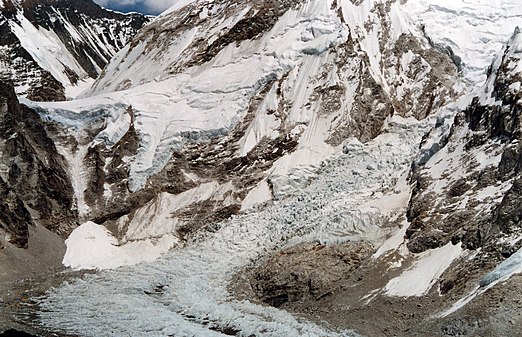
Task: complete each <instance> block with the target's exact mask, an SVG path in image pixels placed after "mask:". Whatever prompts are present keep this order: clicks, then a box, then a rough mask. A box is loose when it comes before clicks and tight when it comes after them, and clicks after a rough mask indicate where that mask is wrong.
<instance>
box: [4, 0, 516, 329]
mask: <svg viewBox="0 0 522 337" xmlns="http://www.w3.org/2000/svg"><path fill="white" fill-rule="evenodd" d="M422 3H423V4H425V6H426V7H428V6H429V5H434V4H438V5H437V6H431V7H428V8H431V9H432V10H429V11H428V10H426V7H422V8H421V7H415V6H414V5H415V4H412V3H409V4H408V3H404V2H403V1H399V2H398V1H393V0H389V1H388V0H358V1H353V0H332V1H325V0H307V1H292V0H279V1H275V0H274V1H257V0H252V1H231V0H228V1H227V0H208V1H207V0H200V1H181V2H179V3H178V4H177V5H175V6H174V7H173V8H172V9H171V10H169V11H167V12H165V13H164V14H163V15H161V16H160V17H158V18H157V19H156V20H155V21H154V22H152V23H150V24H148V25H147V26H145V27H144V28H143V29H142V30H141V31H140V32H139V33H138V34H137V35H136V36H135V38H133V39H132V41H131V42H130V44H128V45H127V46H126V47H125V48H123V49H122V50H121V51H120V52H119V53H118V54H117V55H116V56H115V57H114V58H113V59H112V61H111V62H110V63H109V64H108V66H107V67H106V68H105V70H104V72H103V73H102V74H101V76H100V77H99V78H98V80H97V81H96V83H95V84H94V86H93V87H92V89H91V90H90V91H88V92H86V94H85V98H83V99H80V100H76V101H68V102H61V103H56V102H49V103H43V102H34V101H30V100H27V99H21V102H22V103H23V104H25V105H26V106H27V107H26V108H23V109H27V110H28V111H33V113H34V112H36V113H37V114H38V116H39V118H41V120H40V121H41V122H42V121H43V125H42V128H41V129H42V130H45V133H46V137H48V138H49V139H50V140H51V141H52V142H53V145H54V147H51V149H52V157H53V158H54V159H55V160H56V158H58V159H59V164H60V168H61V169H63V172H66V178H67V179H66V180H65V181H66V184H67V187H66V188H65V190H66V191H67V197H68V199H67V201H68V204H67V207H65V209H66V210H69V211H70V212H71V213H72V214H68V215H66V216H65V219H66V220H70V219H74V221H75V222H74V224H75V223H76V221H78V223H79V224H81V226H79V227H78V228H76V229H75V230H74V231H73V232H72V234H71V235H70V236H69V237H68V239H67V240H66V245H67V251H66V253H65V257H64V260H63V262H64V264H65V265H67V266H70V267H72V268H74V269H84V268H86V269H109V270H104V271H99V270H98V271H96V272H95V273H94V274H93V275H87V276H85V277H83V278H81V279H74V280H72V281H71V282H67V283H65V284H63V285H62V286H60V287H57V288H54V289H52V290H50V291H49V292H48V293H47V295H46V296H44V297H43V298H42V299H41V300H40V301H39V303H38V305H39V307H38V309H37V310H39V311H38V318H39V320H38V321H37V322H36V323H34V320H33V321H32V322H28V323H29V324H37V325H39V327H40V328H41V327H42V326H43V327H45V328H44V329H47V328H48V329H50V330H57V329H58V330H65V332H64V333H66V334H73V335H82V336H84V335H85V336H96V335H103V334H104V333H106V332H107V331H109V329H110V331H111V332H112V333H114V334H117V335H129V334H130V335H135V334H143V335H150V336H158V335H187V336H192V335H202V336H221V335H230V334H233V335H245V336H250V335H254V336H257V335H259V336H281V335H288V336H302V335H312V336H316V335H320V336H323V335H331V336H337V335H344V336H346V335H348V336H351V335H353V336H357V333H356V332H354V331H352V330H350V329H356V330H357V331H358V332H359V333H364V334H366V335H370V336H387V335H400V336H408V335H410V336H420V335H426V336H439V335H444V336H451V335H465V334H478V335H495V334H501V335H515V334H516V333H517V332H518V331H520V329H521V328H522V318H521V316H520V313H519V310H518V309H519V308H518V307H519V301H520V298H519V296H518V295H517V294H519V293H520V291H519V290H520V279H521V276H520V275H519V272H520V271H521V268H520V260H521V257H520V256H521V252H520V250H519V248H520V242H521V241H520V240H519V238H520V234H519V227H520V209H519V208H520V204H521V203H520V198H519V185H520V184H519V181H518V180H519V176H520V145H519V143H520V104H519V101H520V83H519V82H520V33H519V32H518V30H517V31H516V33H515V34H514V35H513V37H512V39H511V40H510V41H509V42H508V44H507V45H506V46H505V48H504V49H503V50H502V52H501V54H500V56H499V57H498V58H497V59H496V61H495V63H494V64H493V66H492V67H491V70H490V72H489V74H488V78H489V80H488V82H487V83H486V85H485V86H484V87H483V88H473V86H474V85H476V84H477V83H478V81H479V79H478V78H479V77H480V76H476V75H477V73H476V72H475V71H476V70H477V69H478V68H477V69H475V68H474V67H475V66H476V67H480V64H481V62H482V61H483V59H485V58H486V57H487V55H486V54H487V53H488V52H489V51H488V50H487V49H486V48H484V50H483V51H482V52H481V54H480V56H481V58H483V59H481V60H479V61H480V62H477V63H473V62H474V60H473V57H469V56H466V55H463V54H462V55H463V56H462V57H461V56H459V55H461V54H460V51H459V48H454V46H452V45H451V43H448V44H449V46H448V45H447V44H445V43H444V42H447V41H448V40H447V39H446V37H447V34H448V33H447V32H446V31H444V30H441V29H437V27H439V25H440V24H441V23H443V22H444V20H445V19H441V18H444V17H445V16H446V14H447V13H448V12H451V11H449V8H448V7H450V5H451V4H450V3H449V2H446V5H445V6H441V4H442V3H445V1H443V0H430V1H429V2H422ZM480 3H482V2H481V0H480ZM506 3H509V4H511V5H513V6H512V8H513V10H516V9H517V8H519V6H518V7H517V6H516V4H515V3H512V2H509V1H508V2H506ZM411 6H413V7H411ZM452 6H457V9H458V10H462V11H463V13H462V14H461V15H457V14H455V13H454V12H458V10H456V9H453V12H451V13H452V15H454V16H455V17H458V18H459V19H461V17H464V18H466V20H469V22H470V25H469V26H466V27H467V29H470V28H469V27H474V26H476V25H477V24H478V23H477V22H480V20H482V17H481V16H480V15H476V13H477V12H476V11H473V10H472V9H473V8H468V7H469V6H467V5H466V3H465V2H460V1H458V2H454V3H453V5H452ZM458 6H460V7H458ZM411 8H415V10H416V11H418V13H421V14H422V15H421V17H420V20H421V21H420V23H424V24H425V26H424V29H423V28H422V26H418V25H417V24H416V22H415V21H413V19H411V18H410V17H409V16H408V15H407V14H406V13H407V12H408V11H409V10H410V9H411ZM419 8H420V9H419ZM459 8H460V9H459ZM482 9H483V8H482ZM482 9H481V10H482ZM498 11H499V12H500V14H499V15H498V16H497V11H495V10H484V11H482V12H480V10H479V11H478V12H479V13H482V14H484V15H485V17H486V18H487V19H488V20H491V21H494V20H492V18H493V17H498V22H495V25H497V24H498V26H499V27H503V28H502V29H504V25H508V24H509V23H510V22H511V20H512V18H511V17H510V16H509V15H508V14H509V13H506V12H505V11H504V10H501V9H499V10H498ZM469 13H471V15H468V14H469ZM432 15H435V19H434V20H433V21H434V22H435V24H434V25H428V24H426V23H427V22H426V21H425V20H427V18H430V17H431V16H432ZM474 20H478V21H474ZM428 21H429V20H428ZM466 22H468V21H466ZM428 23H433V22H431V21H430V22H428ZM449 26H450V28H451V29H449V30H448V31H449V32H452V29H455V27H454V25H453V22H452V23H451V25H449ZM434 27H435V28H434ZM479 35H481V36H482V37H487V36H490V34H489V32H485V33H484V32H482V33H480V32H479ZM493 35H494V36H495V39H496V40H495V41H494V42H493V43H492V45H496V44H497V43H498V42H499V41H501V40H502V33H501V32H500V33H498V32H496V33H495V34H493ZM445 36H446V37H445ZM508 38H509V36H506V37H505V40H506V42H507V40H508ZM455 41H458V39H455ZM484 41H485V40H484ZM452 43H453V42H452ZM458 43H460V42H455V44H457V45H459V44H458ZM484 43H485V44H486V45H489V43H486V42H484ZM448 47H451V48H448ZM462 50H467V48H466V47H462ZM462 50H461V51H462ZM459 59H460V60H459ZM462 60H465V61H462ZM466 60H467V61H466ZM470 61H471V62H472V63H470ZM459 67H460V74H459ZM484 71H485V69H484ZM462 77H464V83H462V82H461V79H462ZM468 84H471V85H468ZM468 92H471V93H470V94H469V95H468V94H466V93H468ZM11 96H13V95H11ZM475 96H476V97H477V98H475V99H472V98H473V97H475ZM33 116H36V115H35V114H33ZM430 130H431V131H430ZM428 131H429V132H428ZM28 134H31V133H29V132H28ZM424 135H425V136H424ZM7 136H9V134H6V136H5V137H7ZM5 137H4V138H5ZM419 144H420V146H419ZM62 158H63V159H64V160H62ZM16 167H17V166H16V165H7V166H6V167H4V171H7V172H10V171H13V172H15V171H16ZM57 170H58V169H57ZM60 172H62V171H60ZM39 179H41V178H39V177H36V178H35V177H31V178H30V179H28V180H30V181H34V180H36V181H38V180H39ZM15 182H16V181H15ZM12 190H13V191H15V192H16V191H17V190H18V189H12ZM20 190H21V189H20ZM44 194H45V193H44ZM11 195H15V196H17V194H16V193H11ZM17 197H18V199H20V200H22V202H23V199H22V198H21V197H20V196H17ZM71 200H72V202H71ZM17 214H18V213H17ZM20 214H21V213H20ZM74 224H73V225H74ZM4 227H6V226H4ZM17 228H18V227H17ZM17 228H15V229H14V230H16V229H17ZM29 228H31V227H29ZM9 230H11V231H12V232H13V231H14V230H13V229H12V228H11V229H9ZM22 234H25V233H22ZM33 237H34V235H33ZM30 239H31V235H29V242H30ZM10 245H12V244H10V243H6V246H7V247H11V246H10ZM167 251H168V252H167ZM86 252H89V253H88V254H86ZM162 254H164V255H162ZM151 260H153V262H150V261H151ZM145 261H149V262H148V263H142V264H138V262H145ZM116 267H120V268H116ZM111 269H113V270H111ZM107 294H111V295H112V296H107ZM261 302H263V303H261ZM500 302H502V305H499V303H500ZM267 305H269V306H267ZM281 309H282V310H281ZM291 313H296V314H297V315H298V316H299V317H301V318H300V319H296V318H295V317H294V316H293V315H292V314H291ZM27 317H30V318H31V319H32V318H33V316H31V315H28V316H27ZM506 319H509V320H510V323H509V324H504V323H505V322H506ZM324 321H327V322H328V323H330V324H329V325H326V324H324Z"/></svg>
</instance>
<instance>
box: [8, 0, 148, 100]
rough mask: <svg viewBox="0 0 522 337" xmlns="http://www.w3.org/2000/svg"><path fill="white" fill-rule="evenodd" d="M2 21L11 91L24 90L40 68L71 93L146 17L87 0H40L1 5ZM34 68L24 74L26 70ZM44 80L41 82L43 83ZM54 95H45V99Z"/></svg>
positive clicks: (97, 70) (94, 74) (77, 90)
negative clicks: (14, 87) (30, 75)
mask: <svg viewBox="0 0 522 337" xmlns="http://www.w3.org/2000/svg"><path fill="white" fill-rule="evenodd" d="M0 20H6V21H7V25H4V26H3V27H2V34H4V35H5V36H6V37H7V36H9V38H8V39H6V40H5V41H4V42H3V44H5V45H4V48H7V50H6V51H5V52H4V54H10V55H9V56H8V59H10V67H11V76H12V79H13V80H14V82H15V85H16V86H17V91H18V92H19V93H21V94H26V93H27V91H28V89H30V87H31V86H33V87H34V86H35V85H37V84H35V82H36V80H37V79H38V77H39V72H40V71H46V72H49V73H50V75H51V76H52V77H53V78H54V79H55V80H57V81H58V83H61V84H62V85H63V86H64V87H65V89H66V90H65V94H66V96H67V97H69V98H71V97H76V96H77V95H78V94H79V93H80V92H81V91H82V90H84V89H85V88H86V87H87V86H88V85H90V84H91V83H92V81H93V80H94V78H95V77H97V76H98V74H99V73H100V72H101V70H102V69H103V67H104V66H105V65H106V64H107V63H108V62H109V60H110V59H111V57H112V56H113V55H114V54H115V53H116V52H117V51H118V50H120V49H121V48H122V47H123V46H124V45H126V44H127V43H128V42H129V41H130V38H131V37H132V36H133V35H134V34H135V33H136V31H137V30H138V29H139V28H140V27H141V26H142V25H143V24H144V23H145V22H147V21H148V19H147V18H145V17H144V16H143V15H140V14H118V13H113V12H108V11H105V10H103V9H101V8H100V7H98V6H97V5H95V4H94V3H92V2H89V1H81V2H73V3H71V4H70V3H68V2H67V1H62V0H59V1H44V2H42V3H40V4H38V5H37V6H36V5H34V4H32V3H30V2H23V1H21V2H19V3H17V4H15V5H14V7H13V6H10V7H8V8H7V7H6V8H4V9H2V11H1V13H0ZM29 71H32V72H34V75H33V77H36V78H33V79H31V78H29V79H26V78H25V77H26V76H27V74H26V73H27V72H29ZM44 85H45V84H44ZM53 99H56V98H54V97H49V100H53Z"/></svg>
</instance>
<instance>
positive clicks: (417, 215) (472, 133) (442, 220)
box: [406, 31, 522, 258]
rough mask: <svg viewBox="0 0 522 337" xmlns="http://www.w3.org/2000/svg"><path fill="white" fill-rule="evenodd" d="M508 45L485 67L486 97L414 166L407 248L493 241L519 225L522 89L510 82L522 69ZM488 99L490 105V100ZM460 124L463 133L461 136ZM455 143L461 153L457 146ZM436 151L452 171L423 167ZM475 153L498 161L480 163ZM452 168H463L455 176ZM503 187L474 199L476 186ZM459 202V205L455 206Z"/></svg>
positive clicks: (482, 244)
mask: <svg viewBox="0 0 522 337" xmlns="http://www.w3.org/2000/svg"><path fill="white" fill-rule="evenodd" d="M517 34H520V33H519V32H518V31H517V33H515V35H514V37H513V39H515V38H516V36H517ZM511 49H512V46H511V45H508V46H507V47H506V49H505V51H504V54H503V55H500V56H499V57H500V62H498V65H497V66H492V68H491V69H490V76H489V78H488V82H487V83H486V85H485V86H484V90H486V93H487V96H488V97H486V98H483V97H482V98H480V97H476V98H474V99H473V100H472V102H471V104H470V105H469V107H467V108H466V109H465V110H464V111H461V112H459V113H457V115H456V117H455V120H454V123H453V126H452V128H451V130H450V132H449V134H448V135H447V136H445V138H444V142H443V144H440V145H442V146H440V145H437V148H434V151H432V152H434V153H430V155H429V156H428V157H427V158H426V159H423V160H420V161H418V163H417V164H416V165H414V166H413V170H412V174H411V177H412V181H413V182H414V183H415V187H414V190H413V195H412V198H411V200H410V206H409V209H408V218H409V220H410V221H411V226H410V228H409V229H408V231H407V233H406V237H407V238H408V239H409V243H408V248H409V249H410V250H412V251H413V252H422V251H424V250H427V249H430V248H436V247H440V246H442V245H445V244H446V243H447V242H448V241H450V240H451V241H453V242H458V241H462V242H463V246H464V247H465V248H467V249H477V248H480V247H489V246H494V245H495V244H494V242H495V240H496V239H498V237H499V236H501V235H507V234H510V233H512V232H513V231H516V230H518V229H520V227H521V219H522V209H521V205H522V195H521V193H520V190H521V187H522V186H521V177H520V172H521V171H520V167H521V163H522V160H521V158H522V157H521V156H522V151H521V145H520V144H521V142H522V134H521V122H520V117H521V113H522V103H521V102H522V100H521V99H522V91H520V90H513V85H514V84H516V83H518V82H520V81H521V80H522V74H521V73H520V72H518V73H516V72H514V71H513V69H516V66H515V64H516V63H517V62H520V59H519V58H518V57H517V56H513V55H514V54H516V53H517V51H516V50H515V51H512V50H511ZM513 53H514V54H513ZM490 97H491V98H493V99H494V100H495V101H496V103H494V104H491V103H488V101H487V98H490ZM466 128H469V131H467V133H466V134H465V136H464V137H462V136H461V133H462V130H465V129H466ZM459 145H460V146H462V148H463V149H464V151H463V152H457V151H456V150H455V149H457V148H458V147H459ZM438 151H444V153H446V158H444V159H439V160H446V162H447V165H448V166H450V167H451V168H444V169H445V171H444V173H443V174H442V177H440V178H438V179H435V178H433V176H432V173H430V170H429V169H427V168H425V164H426V163H427V162H428V160H429V159H430V158H432V157H433V155H434V154H435V153H436V152H438ZM473 153H479V154H480V155H481V156H483V157H486V158H487V157H492V156H498V157H500V158H501V159H500V161H499V162H496V163H491V164H490V165H483V163H481V162H480V161H478V160H477V159H475V157H474V156H475V155H473ZM477 156H478V155H477ZM457 163H458V164H457ZM432 165H433V164H432ZM456 170H461V171H462V173H459V174H454V171H456ZM441 180H442V182H441ZM436 184H438V185H439V186H444V187H443V188H444V190H445V194H446V198H444V197H440V195H439V194H438V192H436V188H435V187H434V186H435V185H436ZM501 184H511V187H509V188H507V189H505V190H503V192H502V195H495V196H493V195H492V196H490V197H489V198H488V199H486V200H487V201H485V200H483V199H478V198H477V199H475V197H474V196H475V195H476V194H478V193H480V191H482V190H484V189H487V188H497V189H500V187H501ZM499 191H500V190H499ZM482 198H484V197H482ZM486 198H487V196H486ZM493 199H495V200H496V201H493ZM498 200H501V201H500V202H499V201H498ZM463 203H464V205H465V207H464V209H463V206H459V204H460V205H462V204H463ZM487 249H489V248H487ZM498 257H499V258H501V256H500V255H499V256H498Z"/></svg>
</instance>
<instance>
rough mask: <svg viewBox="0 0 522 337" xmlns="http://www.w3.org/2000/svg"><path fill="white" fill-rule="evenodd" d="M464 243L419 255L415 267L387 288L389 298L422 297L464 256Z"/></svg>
mask: <svg viewBox="0 0 522 337" xmlns="http://www.w3.org/2000/svg"><path fill="white" fill-rule="evenodd" d="M461 246H462V243H459V244H457V245H453V244H452V243H451V242H449V243H448V244H446V245H445V246H443V247H440V248H437V249H431V250H428V251H426V252H423V253H420V254H418V256H416V258H417V259H416V261H415V262H414V263H413V265H412V266H411V267H410V268H409V269H407V270H406V271H404V272H403V273H402V274H401V275H400V276H398V277H396V278H394V279H392V280H390V281H389V282H388V284H387V285H386V287H385V292H386V294H387V295H389V296H400V297H409V296H422V295H425V294H426V293H427V292H428V291H429V290H430V289H431V288H432V287H433V285H434V284H435V283H436V282H437V280H438V279H439V277H440V276H441V275H442V273H444V271H446V269H448V268H449V266H450V265H451V264H452V263H453V261H454V260H455V259H457V258H458V257H459V256H460V255H461V254H462V247H461Z"/></svg>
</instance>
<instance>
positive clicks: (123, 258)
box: [63, 222, 176, 269]
mask: <svg viewBox="0 0 522 337" xmlns="http://www.w3.org/2000/svg"><path fill="white" fill-rule="evenodd" d="M175 242H176V239H175V238H174V237H173V236H171V235H166V236H164V237H162V238H160V239H157V240H153V239H149V240H143V241H134V242H128V243H126V244H124V245H119V244H118V240H117V239H116V238H115V237H114V236H112V234H111V233H110V232H109V231H108V230H107V228H105V227H104V226H101V225H97V224H95V223H93V222H87V223H85V224H83V225H81V226H80V227H78V228H76V229H75V230H74V231H73V232H72V233H71V235H70V236H69V238H68V239H67V240H65V244H66V245H67V251H66V253H65V256H64V258H63V264H64V265H65V266H67V267H71V268H75V269H111V268H117V267H120V266H126V265H132V264H136V263H140V262H143V261H153V260H156V259H157V258H158V257H160V256H161V254H163V253H165V252H166V251H168V250H169V249H171V248H172V247H173V246H174V244H175Z"/></svg>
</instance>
